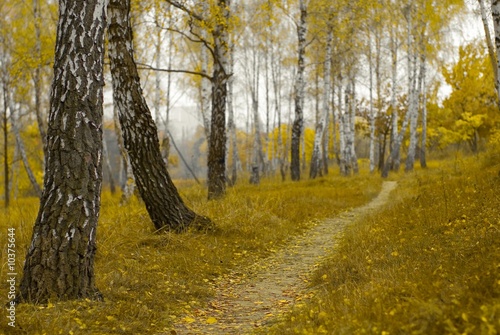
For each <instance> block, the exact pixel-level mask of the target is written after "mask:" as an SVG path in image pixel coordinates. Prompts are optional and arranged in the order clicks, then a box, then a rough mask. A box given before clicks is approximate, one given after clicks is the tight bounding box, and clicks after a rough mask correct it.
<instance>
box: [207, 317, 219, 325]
mask: <svg viewBox="0 0 500 335" xmlns="http://www.w3.org/2000/svg"><path fill="white" fill-rule="evenodd" d="M206 322H207V323H208V324H209V325H213V324H214V323H217V319H216V318H214V317H213V316H211V317H209V318H208V319H207V321H206Z"/></svg>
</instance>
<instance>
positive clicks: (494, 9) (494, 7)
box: [491, 0, 500, 101]
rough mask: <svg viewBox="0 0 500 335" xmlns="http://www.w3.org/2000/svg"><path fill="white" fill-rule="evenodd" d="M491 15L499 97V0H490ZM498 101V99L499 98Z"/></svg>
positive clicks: (496, 85) (499, 94) (498, 93)
mask: <svg viewBox="0 0 500 335" xmlns="http://www.w3.org/2000/svg"><path fill="white" fill-rule="evenodd" d="M491 16H492V17H493V30H494V31H495V49H496V56H497V57H496V71H494V72H495V73H496V76H495V78H496V84H495V87H496V89H497V95H498V96H499V97H500V0H492V1H491ZM499 101H500V99H499Z"/></svg>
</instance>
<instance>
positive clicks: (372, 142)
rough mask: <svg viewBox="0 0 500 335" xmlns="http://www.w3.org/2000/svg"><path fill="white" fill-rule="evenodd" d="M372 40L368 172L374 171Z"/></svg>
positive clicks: (370, 54) (369, 57)
mask: <svg viewBox="0 0 500 335" xmlns="http://www.w3.org/2000/svg"><path fill="white" fill-rule="evenodd" d="M372 58H373V57H372V41H371V36H370V39H369V45H368V66H369V77H370V111H369V117H368V119H369V121H370V173H373V172H374V171H375V111H374V107H373V62H372Z"/></svg>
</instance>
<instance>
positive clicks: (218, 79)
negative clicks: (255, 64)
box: [208, 0, 231, 199]
mask: <svg viewBox="0 0 500 335" xmlns="http://www.w3.org/2000/svg"><path fill="white" fill-rule="evenodd" d="M218 6H219V8H221V12H222V17H221V18H219V20H218V22H217V24H216V25H215V28H214V29H213V31H212V36H213V39H214V50H213V55H214V65H213V75H212V116H211V120H210V141H209V148H208V199H217V198H221V197H223V196H224V195H225V194H226V98H227V80H228V77H229V76H230V75H231V74H230V73H227V72H226V70H227V69H228V62H229V59H228V52H229V33H228V31H227V22H228V20H229V6H230V0H218Z"/></svg>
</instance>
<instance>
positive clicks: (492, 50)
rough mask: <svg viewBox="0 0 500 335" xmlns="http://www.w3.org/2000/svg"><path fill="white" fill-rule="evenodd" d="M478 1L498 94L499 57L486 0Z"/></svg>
mask: <svg viewBox="0 0 500 335" xmlns="http://www.w3.org/2000/svg"><path fill="white" fill-rule="evenodd" d="M477 1H478V2H479V11H480V13H481V21H482V22H483V28H484V36H485V38H486V46H487V47H488V55H489V56H490V61H491V67H492V70H493V75H494V78H495V89H496V91H497V94H498V87H497V85H498V78H497V77H498V72H497V57H496V54H495V48H494V47H493V41H492V39H491V33H490V27H489V24H488V14H487V13H486V6H485V5H484V0H477ZM497 99H498V96H497Z"/></svg>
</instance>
